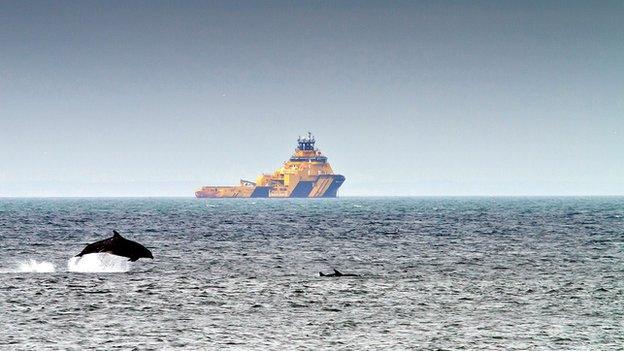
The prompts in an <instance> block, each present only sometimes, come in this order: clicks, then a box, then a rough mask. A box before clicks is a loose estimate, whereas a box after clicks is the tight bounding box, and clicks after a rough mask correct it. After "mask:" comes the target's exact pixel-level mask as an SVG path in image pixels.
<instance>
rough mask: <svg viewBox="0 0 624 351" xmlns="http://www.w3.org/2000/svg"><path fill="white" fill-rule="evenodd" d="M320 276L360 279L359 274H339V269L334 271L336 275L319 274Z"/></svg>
mask: <svg viewBox="0 0 624 351" xmlns="http://www.w3.org/2000/svg"><path fill="white" fill-rule="evenodd" d="M319 276H321V277H358V275H357V274H350V273H347V274H343V273H340V272H338V270H337V269H334V273H328V274H325V273H323V272H319Z"/></svg>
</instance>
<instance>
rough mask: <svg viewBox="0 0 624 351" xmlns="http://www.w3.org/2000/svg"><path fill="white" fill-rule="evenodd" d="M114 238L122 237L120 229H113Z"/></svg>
mask: <svg viewBox="0 0 624 351" xmlns="http://www.w3.org/2000/svg"><path fill="white" fill-rule="evenodd" d="M113 238H121V235H119V232H118V231H116V230H113Z"/></svg>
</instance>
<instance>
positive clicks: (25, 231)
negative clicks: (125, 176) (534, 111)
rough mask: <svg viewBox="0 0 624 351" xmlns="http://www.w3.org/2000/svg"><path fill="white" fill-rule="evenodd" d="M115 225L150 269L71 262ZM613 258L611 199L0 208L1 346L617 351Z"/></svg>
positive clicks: (148, 202)
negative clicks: (141, 248) (145, 251)
mask: <svg viewBox="0 0 624 351" xmlns="http://www.w3.org/2000/svg"><path fill="white" fill-rule="evenodd" d="M112 229H117V230H119V231H120V232H121V233H122V235H124V236H126V237H127V238H130V239H132V240H136V241H139V242H141V243H143V244H144V245H146V246H147V247H148V248H150V249H151V251H152V252H153V254H154V256H155V260H153V261H152V260H143V259H142V260H140V261H138V262H137V263H128V262H127V261H125V260H123V259H117V258H115V257H108V258H106V257H104V258H101V259H100V261H98V258H97V257H96V258H94V259H90V261H89V262H86V261H83V262H82V263H79V264H77V263H76V262H75V261H70V258H71V257H72V256H74V255H75V254H77V253H78V252H80V250H81V249H82V248H83V247H84V245H85V244H87V243H89V242H92V241H96V240H99V239H101V238H104V237H107V236H110V235H111V231H112ZM623 248H624V198H615V197H614V198H339V199H300V200H275V199H258V200H249V199H247V200H242V199H230V200H197V199H0V272H2V273H0V311H2V313H1V314H0V325H1V326H2V331H0V348H2V349H6V350H33V349H37V350H57V349H75V350H82V349H86V348H89V349H94V348H98V349H128V350H130V349H133V348H137V349H138V350H151V349H153V350H157V349H185V350H186V349H248V350H258V349H298V350H305V349H344V350H352V349H419V350H438V349H450V350H457V349H465V350H501V349H506V350H514V349H517V350H526V349H533V350H550V349H557V350H587V349H595V350H621V349H622V345H624V279H623V278H624V252H623ZM101 260H104V261H103V262H102V261H101ZM332 268H337V269H339V270H341V271H343V272H348V273H356V274H359V275H360V276H359V277H343V278H339V279H332V278H321V277H319V276H318V272H319V271H324V272H330V271H331V269H332ZM102 270H104V271H107V272H101V271H102Z"/></svg>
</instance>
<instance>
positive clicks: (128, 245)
mask: <svg viewBox="0 0 624 351" xmlns="http://www.w3.org/2000/svg"><path fill="white" fill-rule="evenodd" d="M98 252H103V253H109V254H111V255H117V256H123V257H128V258H129V261H132V262H134V261H136V260H138V259H139V258H142V257H145V258H151V259H153V258H154V256H152V253H151V252H150V250H148V249H146V248H145V246H143V245H141V244H139V243H137V242H136V241H132V240H128V239H126V238H124V237H122V236H121V235H119V233H118V232H117V231H116V230H113V237H112V238H108V239H104V240H100V241H96V242H94V243H93V244H89V245H87V247H85V248H84V249H83V250H82V251H81V252H80V253H79V254H77V255H76V257H82V256H83V255H87V254H90V253H98Z"/></svg>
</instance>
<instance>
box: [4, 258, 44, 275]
mask: <svg viewBox="0 0 624 351" xmlns="http://www.w3.org/2000/svg"><path fill="white" fill-rule="evenodd" d="M55 270H56V269H55V267H54V264H53V263H51V262H46V261H37V260H34V259H30V260H28V261H20V262H19V263H18V264H17V268H14V269H8V270H4V269H3V270H0V273H52V272H54V271H55Z"/></svg>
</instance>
